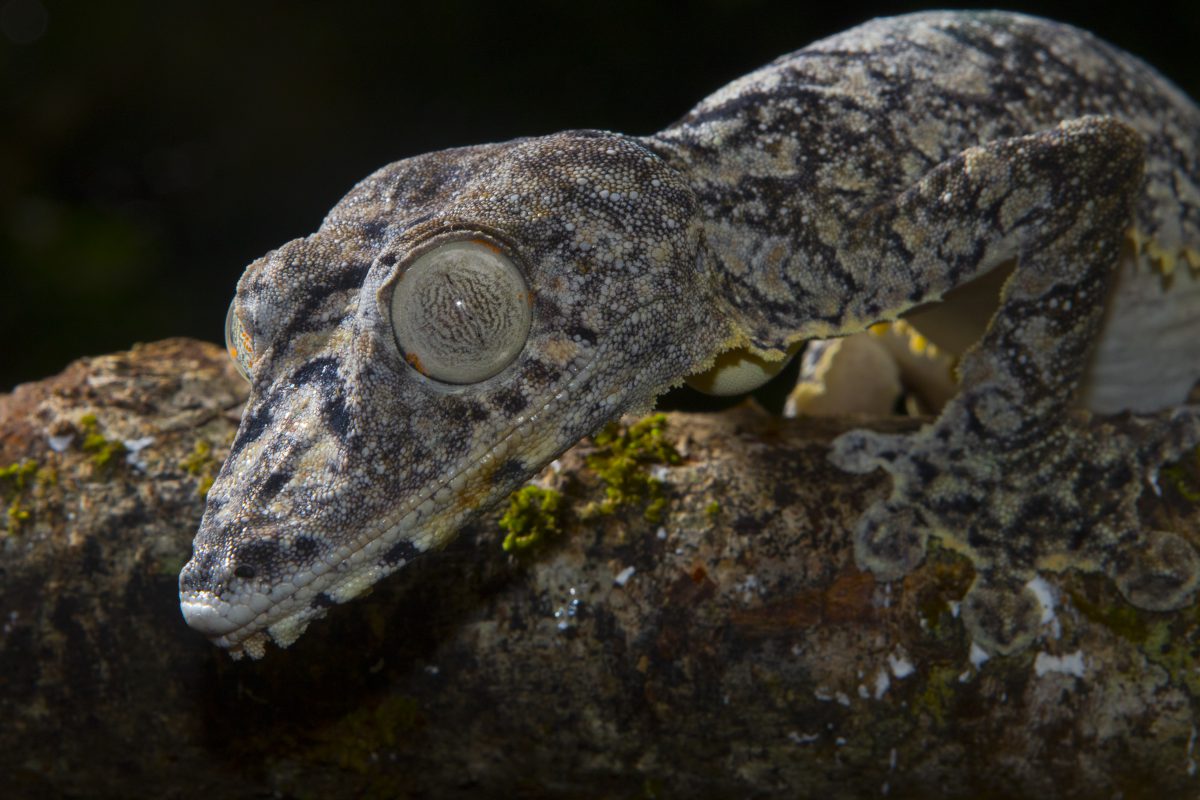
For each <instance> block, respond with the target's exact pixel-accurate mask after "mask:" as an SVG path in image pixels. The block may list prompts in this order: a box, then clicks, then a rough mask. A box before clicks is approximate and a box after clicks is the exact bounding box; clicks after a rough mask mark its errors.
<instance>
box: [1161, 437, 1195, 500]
mask: <svg viewBox="0 0 1200 800" xmlns="http://www.w3.org/2000/svg"><path fill="white" fill-rule="evenodd" d="M1192 455H1193V458H1190V459H1189V458H1184V459H1180V460H1179V461H1176V462H1175V463H1174V464H1168V465H1167V466H1165V467H1163V468H1162V469H1161V470H1159V473H1158V475H1159V477H1160V478H1161V479H1162V480H1163V482H1164V483H1166V484H1167V485H1168V486H1171V487H1173V488H1174V489H1175V491H1177V492H1179V495H1180V496H1181V497H1182V498H1183V499H1185V500H1187V501H1188V502H1191V503H1200V447H1197V448H1196V450H1195V452H1193V453H1192Z"/></svg>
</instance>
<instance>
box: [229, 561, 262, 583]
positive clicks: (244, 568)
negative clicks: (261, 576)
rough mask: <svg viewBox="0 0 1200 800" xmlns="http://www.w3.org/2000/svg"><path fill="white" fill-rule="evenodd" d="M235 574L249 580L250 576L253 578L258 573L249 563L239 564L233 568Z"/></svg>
mask: <svg viewBox="0 0 1200 800" xmlns="http://www.w3.org/2000/svg"><path fill="white" fill-rule="evenodd" d="M233 574H234V576H235V577H238V578H243V579H245V580H249V579H250V578H253V577H254V576H255V575H257V574H258V573H257V572H256V571H255V569H254V567H252V566H250V565H249V564H239V565H238V566H237V567H236V568H235V569H234V570H233Z"/></svg>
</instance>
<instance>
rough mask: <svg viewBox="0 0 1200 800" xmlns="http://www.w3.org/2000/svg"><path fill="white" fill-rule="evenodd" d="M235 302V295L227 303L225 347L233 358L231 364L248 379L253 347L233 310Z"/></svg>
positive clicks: (252, 358)
mask: <svg viewBox="0 0 1200 800" xmlns="http://www.w3.org/2000/svg"><path fill="white" fill-rule="evenodd" d="M236 303H237V298H236V297H235V298H234V299H233V300H231V301H230V303H229V311H228V313H226V314H225V349H226V350H228V351H229V357H230V358H232V359H233V365H234V366H235V367H237V371H238V373H239V374H240V375H241V376H242V377H243V378H245V379H246V380H247V381H249V380H250V363H251V362H252V361H253V360H254V348H253V347H252V346H251V344H250V335H249V334H247V333H246V329H245V328H243V327H242V321H241V320H240V319H238V315H237V313H236V312H235V311H234V310H233V307H234V305H235V304H236Z"/></svg>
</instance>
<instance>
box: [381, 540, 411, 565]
mask: <svg viewBox="0 0 1200 800" xmlns="http://www.w3.org/2000/svg"><path fill="white" fill-rule="evenodd" d="M419 552H420V551H419V550H417V548H416V546H414V545H413V543H412V542H410V541H408V540H407V539H404V540H401V541H399V542H396V543H395V544H394V545H392V546H391V549H389V550H388V551H387V552H386V553H384V554H383V563H385V564H387V565H388V566H389V567H394V566H396V565H397V564H400V563H405V564H407V563H408V562H409V561H412V560H413V559H414V558H416V557H417V554H418V553H419Z"/></svg>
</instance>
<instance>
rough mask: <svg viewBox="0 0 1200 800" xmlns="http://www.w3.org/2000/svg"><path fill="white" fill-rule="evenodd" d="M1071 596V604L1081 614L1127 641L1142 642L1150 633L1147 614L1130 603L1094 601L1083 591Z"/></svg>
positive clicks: (1072, 593)
mask: <svg viewBox="0 0 1200 800" xmlns="http://www.w3.org/2000/svg"><path fill="white" fill-rule="evenodd" d="M1070 596H1071V604H1072V605H1073V606H1075V608H1076V609H1078V610H1079V613H1080V614H1083V616H1084V617H1086V618H1087V619H1088V620H1090V621H1091V622H1094V623H1096V624H1097V625H1103V626H1104V627H1105V628H1108V629H1109V630H1110V631H1112V632H1113V633H1115V634H1117V635H1118V636H1120V637H1121V638H1122V639H1125V640H1126V641H1130V642H1133V643H1134V644H1141V643H1142V642H1145V641H1146V639H1147V637H1148V636H1149V635H1150V626H1149V625H1148V624H1147V622H1146V618H1145V616H1144V615H1143V614H1142V612H1140V611H1138V610H1137V609H1136V608H1134V607H1133V606H1131V605H1130V604H1129V603H1126V602H1124V601H1114V602H1112V603H1104V604H1102V603H1093V602H1090V601H1089V600H1088V599H1087V598H1086V597H1085V596H1084V595H1083V594H1082V593H1080V592H1074V591H1073V592H1071V593H1070Z"/></svg>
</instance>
